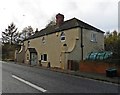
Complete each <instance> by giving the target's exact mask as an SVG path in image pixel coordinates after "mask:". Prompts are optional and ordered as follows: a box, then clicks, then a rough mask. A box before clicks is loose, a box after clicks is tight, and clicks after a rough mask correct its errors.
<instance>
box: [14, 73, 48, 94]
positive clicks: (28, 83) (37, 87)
mask: <svg viewBox="0 0 120 95" xmlns="http://www.w3.org/2000/svg"><path fill="white" fill-rule="evenodd" d="M12 77H13V78H15V79H17V80H19V81H21V82H23V83H25V84H27V85H29V86H31V87H33V88H35V89H37V90H39V91H42V92H46V91H47V90H45V89H43V88H41V87H39V86H37V85H34V84H32V83H30V82H28V81H26V80H24V79H22V78H20V77H17V76H15V75H12Z"/></svg>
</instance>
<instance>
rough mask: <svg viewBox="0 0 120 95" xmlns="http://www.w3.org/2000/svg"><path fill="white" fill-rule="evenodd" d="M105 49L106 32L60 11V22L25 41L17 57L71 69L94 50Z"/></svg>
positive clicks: (58, 15)
mask: <svg viewBox="0 0 120 95" xmlns="http://www.w3.org/2000/svg"><path fill="white" fill-rule="evenodd" d="M101 50H104V32H103V31H101V30H100V29H97V28H95V27H93V26H91V25H89V24H87V23H85V22H83V21H81V20H78V19H77V18H72V19H70V20H67V21H64V15H62V14H60V13H59V14H57V15H56V25H50V26H47V27H46V28H44V29H42V30H41V31H38V32H36V33H35V34H34V35H33V36H31V37H29V38H28V39H26V40H25V41H24V44H23V47H22V48H21V50H20V51H19V52H17V53H16V60H17V61H18V62H24V63H26V64H31V65H41V66H45V67H47V66H51V67H57V68H62V69H69V68H70V67H69V65H70V63H73V65H74V64H75V63H79V62H80V60H84V59H85V58H86V56H87V54H88V53H90V52H92V51H101Z"/></svg>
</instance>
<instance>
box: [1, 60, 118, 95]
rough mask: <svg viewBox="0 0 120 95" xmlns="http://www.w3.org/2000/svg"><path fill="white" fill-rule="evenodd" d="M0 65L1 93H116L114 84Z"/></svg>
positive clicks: (12, 65)
mask: <svg viewBox="0 0 120 95" xmlns="http://www.w3.org/2000/svg"><path fill="white" fill-rule="evenodd" d="M0 64H2V93H118V85H116V84H109V83H104V82H100V81H94V80H89V79H84V78H81V77H77V76H73V75H68V74H63V73H59V72H54V71H50V70H46V69H40V68H36V67H29V66H23V65H18V64H14V63H7V62H0ZM0 69H1V68H0Z"/></svg>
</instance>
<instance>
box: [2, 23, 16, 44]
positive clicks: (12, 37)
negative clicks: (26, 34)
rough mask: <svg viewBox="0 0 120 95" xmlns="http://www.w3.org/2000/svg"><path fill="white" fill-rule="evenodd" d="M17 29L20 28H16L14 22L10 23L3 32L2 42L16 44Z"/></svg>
mask: <svg viewBox="0 0 120 95" xmlns="http://www.w3.org/2000/svg"><path fill="white" fill-rule="evenodd" d="M17 30H18V28H16V26H15V24H14V23H11V24H10V25H8V28H7V29H5V31H4V32H2V42H3V43H9V44H15V43H16V40H17V36H18V32H17Z"/></svg>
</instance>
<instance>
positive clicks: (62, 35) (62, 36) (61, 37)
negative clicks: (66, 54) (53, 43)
mask: <svg viewBox="0 0 120 95" xmlns="http://www.w3.org/2000/svg"><path fill="white" fill-rule="evenodd" d="M60 40H61V42H64V41H65V40H66V36H65V33H64V32H62V33H61V35H60Z"/></svg>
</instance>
